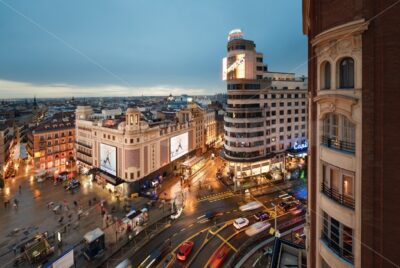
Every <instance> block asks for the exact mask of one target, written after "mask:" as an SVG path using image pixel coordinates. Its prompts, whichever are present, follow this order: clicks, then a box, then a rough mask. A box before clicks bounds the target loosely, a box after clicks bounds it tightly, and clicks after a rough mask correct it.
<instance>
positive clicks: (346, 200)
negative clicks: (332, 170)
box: [321, 183, 355, 209]
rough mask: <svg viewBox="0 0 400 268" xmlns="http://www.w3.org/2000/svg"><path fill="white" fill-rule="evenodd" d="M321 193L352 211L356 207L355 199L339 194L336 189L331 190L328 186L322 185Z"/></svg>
mask: <svg viewBox="0 0 400 268" xmlns="http://www.w3.org/2000/svg"><path fill="white" fill-rule="evenodd" d="M321 191H322V192H323V193H324V194H325V195H326V196H328V197H329V198H331V199H333V200H335V201H336V202H338V203H339V204H342V205H343V206H346V207H349V208H351V209H354V207H355V201H354V198H352V197H350V196H347V195H343V194H341V193H339V191H338V190H336V189H334V188H330V187H329V186H328V185H326V184H324V183H321Z"/></svg>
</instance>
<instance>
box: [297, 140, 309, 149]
mask: <svg viewBox="0 0 400 268" xmlns="http://www.w3.org/2000/svg"><path fill="white" fill-rule="evenodd" d="M307 148H308V142H307V141H304V142H303V143H298V142H297V141H296V142H295V143H294V145H293V149H295V150H304V149H307Z"/></svg>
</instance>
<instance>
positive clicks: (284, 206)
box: [278, 202, 298, 212]
mask: <svg viewBox="0 0 400 268" xmlns="http://www.w3.org/2000/svg"><path fill="white" fill-rule="evenodd" d="M297 205H298V204H297V203H296V202H280V203H279V204H278V207H279V209H281V210H283V211H284V212H288V211H292V210H296V206H297Z"/></svg>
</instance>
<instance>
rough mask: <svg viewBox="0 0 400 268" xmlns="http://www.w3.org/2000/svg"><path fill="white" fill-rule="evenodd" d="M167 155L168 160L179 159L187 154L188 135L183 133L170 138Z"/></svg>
mask: <svg viewBox="0 0 400 268" xmlns="http://www.w3.org/2000/svg"><path fill="white" fill-rule="evenodd" d="M169 149H170V150H169V155H170V160H171V161H174V160H175V159H177V158H179V157H181V156H182V155H184V154H186V153H188V152H189V133H188V132H185V133H183V134H180V135H178V136H175V137H172V138H171V139H170V142H169Z"/></svg>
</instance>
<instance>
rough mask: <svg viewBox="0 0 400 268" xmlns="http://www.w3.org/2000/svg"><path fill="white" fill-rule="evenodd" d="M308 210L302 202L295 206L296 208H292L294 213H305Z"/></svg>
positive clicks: (291, 211)
mask: <svg viewBox="0 0 400 268" xmlns="http://www.w3.org/2000/svg"><path fill="white" fill-rule="evenodd" d="M306 212H307V210H306V208H305V207H304V206H303V205H302V204H300V205H297V206H296V207H295V209H292V210H290V213H291V214H292V215H304V214H305V213H306Z"/></svg>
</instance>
